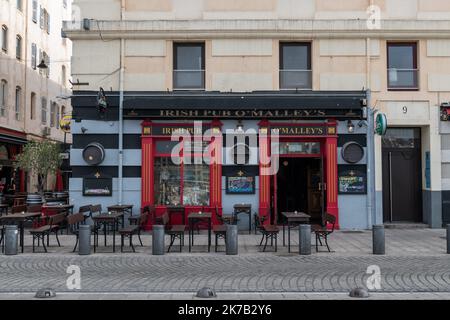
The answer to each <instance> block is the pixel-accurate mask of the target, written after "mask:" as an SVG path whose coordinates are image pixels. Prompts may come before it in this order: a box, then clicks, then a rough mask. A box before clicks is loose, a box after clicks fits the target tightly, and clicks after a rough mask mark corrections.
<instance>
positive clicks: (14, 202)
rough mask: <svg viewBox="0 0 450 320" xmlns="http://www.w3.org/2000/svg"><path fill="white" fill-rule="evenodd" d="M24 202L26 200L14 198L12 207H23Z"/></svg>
mask: <svg viewBox="0 0 450 320" xmlns="http://www.w3.org/2000/svg"><path fill="white" fill-rule="evenodd" d="M25 202H26V198H14V201H13V207H15V206H21V205H24V204H25Z"/></svg>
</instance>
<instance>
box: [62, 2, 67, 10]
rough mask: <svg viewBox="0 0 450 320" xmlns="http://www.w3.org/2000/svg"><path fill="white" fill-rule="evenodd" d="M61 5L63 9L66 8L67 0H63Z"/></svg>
mask: <svg viewBox="0 0 450 320" xmlns="http://www.w3.org/2000/svg"><path fill="white" fill-rule="evenodd" d="M63 7H64V9H65V8H67V0H63Z"/></svg>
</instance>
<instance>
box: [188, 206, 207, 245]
mask: <svg viewBox="0 0 450 320" xmlns="http://www.w3.org/2000/svg"><path fill="white" fill-rule="evenodd" d="M211 218H212V214H211V213H210V212H202V211H199V212H193V213H190V214H189V215H188V221H189V252H191V249H192V247H193V246H194V226H195V223H196V222H199V221H201V220H206V221H207V222H208V252H210V251H211V229H212V221H211Z"/></svg>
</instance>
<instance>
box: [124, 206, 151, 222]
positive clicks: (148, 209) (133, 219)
mask: <svg viewBox="0 0 450 320" xmlns="http://www.w3.org/2000/svg"><path fill="white" fill-rule="evenodd" d="M144 212H146V213H147V215H148V217H147V221H148V219H151V221H152V224H155V207H154V206H151V205H148V206H144V207H142V208H141V215H142V214H143V213H144ZM141 215H139V216H130V217H128V221H129V222H130V224H139V220H140V218H141Z"/></svg>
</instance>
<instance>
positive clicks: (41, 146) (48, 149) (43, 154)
mask: <svg viewBox="0 0 450 320" xmlns="http://www.w3.org/2000/svg"><path fill="white" fill-rule="evenodd" d="M60 152H61V150H60V147H59V145H57V144H55V143H53V142H51V141H48V140H44V141H31V142H29V143H28V144H27V145H25V147H24V148H23V152H22V153H21V154H19V155H18V156H17V157H16V160H17V163H16V167H18V168H20V169H22V170H25V171H28V172H30V173H32V174H34V175H36V176H37V177H38V180H39V181H40V185H39V186H38V187H39V191H42V190H44V187H45V186H46V183H47V176H48V175H49V174H54V173H56V171H57V170H58V169H59V167H60V166H61V163H62V159H61V157H60V155H59V154H60Z"/></svg>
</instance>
